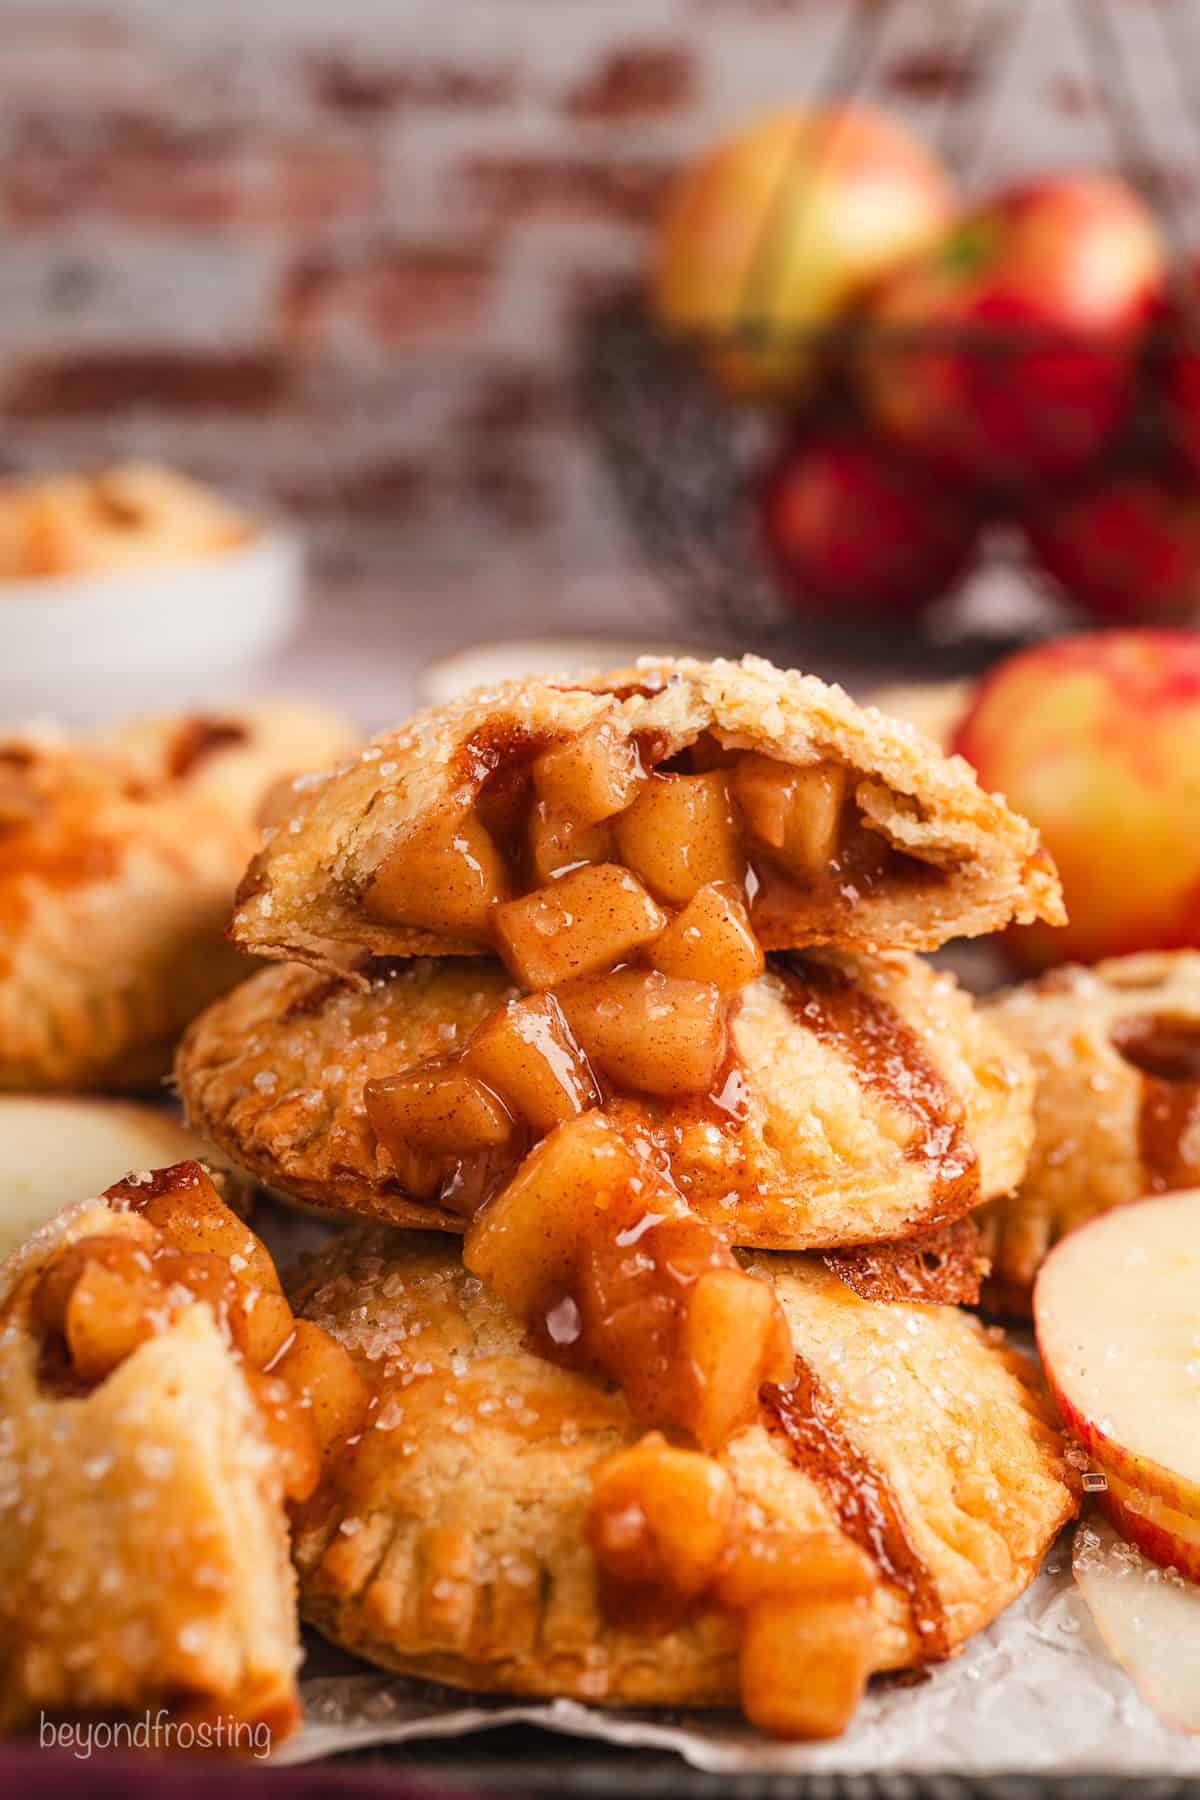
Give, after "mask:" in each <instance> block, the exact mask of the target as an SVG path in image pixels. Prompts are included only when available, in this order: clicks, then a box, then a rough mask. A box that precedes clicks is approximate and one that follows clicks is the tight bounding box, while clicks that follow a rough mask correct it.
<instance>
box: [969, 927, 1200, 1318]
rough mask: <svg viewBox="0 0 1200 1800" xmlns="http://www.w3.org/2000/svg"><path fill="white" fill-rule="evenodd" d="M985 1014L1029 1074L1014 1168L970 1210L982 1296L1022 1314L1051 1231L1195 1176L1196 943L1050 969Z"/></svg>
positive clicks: (1199, 1018) (1198, 1119)
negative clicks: (1024, 1149) (1010, 1183)
mask: <svg viewBox="0 0 1200 1800" xmlns="http://www.w3.org/2000/svg"><path fill="white" fill-rule="evenodd" d="M988 1014H989V1017H990V1018H991V1019H992V1021H993V1022H994V1023H995V1024H996V1025H997V1026H999V1027H1000V1029H1001V1030H1002V1031H1003V1032H1004V1033H1005V1034H1006V1036H1008V1038H1009V1039H1010V1040H1011V1041H1012V1042H1013V1043H1014V1044H1015V1045H1016V1046H1018V1047H1019V1048H1022V1049H1023V1050H1024V1051H1025V1052H1026V1054H1027V1055H1028V1056H1029V1058H1030V1060H1031V1062H1032V1063H1033V1066H1034V1071H1035V1074H1036V1078H1037V1090H1036V1099H1035V1106H1034V1121H1035V1131H1034V1141H1033V1149H1032V1152H1031V1155H1030V1159H1029V1169H1028V1173H1027V1174H1026V1176H1025V1179H1024V1181H1023V1182H1022V1184H1021V1186H1020V1188H1019V1189H1018V1190H1017V1192H1015V1193H1013V1194H1010V1195H1009V1196H1008V1197H1007V1198H1004V1199H1000V1200H997V1201H995V1202H994V1203H993V1204H992V1205H990V1206H988V1207H987V1208H985V1209H983V1210H982V1211H981V1212H980V1214H979V1222H980V1228H981V1231H982V1235H983V1247H984V1250H985V1251H986V1253H987V1255H988V1256H989V1257H990V1259H991V1262H992V1275H991V1279H990V1280H989V1282H988V1283H987V1285H986V1287H985V1290H984V1295H985V1300H986V1302H987V1304H989V1305H990V1306H991V1307H992V1308H993V1309H994V1310H996V1311H997V1312H1000V1313H1006V1314H1010V1315H1012V1316H1013V1317H1019V1318H1027V1317H1028V1316H1029V1314H1030V1310H1031V1304H1032V1291H1033V1282H1034V1277H1035V1276H1036V1274H1037V1271H1038V1269H1039V1268H1040V1266H1041V1264H1042V1262H1043V1261H1044V1259H1045V1257H1046V1255H1047V1253H1048V1252H1049V1250H1050V1249H1051V1248H1052V1246H1053V1245H1054V1244H1056V1243H1057V1242H1058V1240H1059V1238H1061V1237H1064V1236H1065V1235H1066V1233H1067V1232H1068V1231H1072V1230H1074V1228H1075V1227H1076V1226H1077V1225H1082V1224H1083V1223H1084V1222H1085V1221H1086V1220H1088V1219H1090V1218H1094V1217H1095V1216H1096V1215H1097V1214H1098V1213H1103V1212H1107V1211H1108V1210H1109V1209H1110V1208H1111V1207H1114V1206H1120V1205H1122V1204H1123V1203H1124V1202H1125V1201H1127V1200H1136V1199H1138V1198H1139V1197H1140V1196H1141V1195H1143V1194H1146V1193H1153V1192H1156V1191H1157V1192H1161V1191H1163V1190H1164V1189H1167V1188H1178V1187H1188V1186H1191V1185H1193V1184H1194V1183H1195V1182H1196V1180H1197V1179H1198V1178H1200V954H1197V953H1196V952H1195V951H1189V950H1181V951H1175V952H1171V951H1150V952H1147V953H1145V954H1142V955H1136V956H1125V957H1115V958H1113V959H1111V960H1110V961H1107V962H1101V963H1097V964H1095V965H1094V966H1093V967H1092V968H1086V969H1085V968H1080V967H1070V968H1062V969H1056V970H1054V971H1052V972H1051V973H1050V974H1048V975H1044V976H1042V977H1041V978H1040V979H1038V980H1036V981H1031V982H1027V983H1026V984H1024V985H1023V986H1021V987H1017V988H1013V989H1011V990H1009V991H1008V992H1007V993H1005V994H1001V995H1000V996H999V997H998V998H997V999H996V1000H994V1001H993V1002H991V1003H990V1004H989V1006H988Z"/></svg>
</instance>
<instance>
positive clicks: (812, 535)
mask: <svg viewBox="0 0 1200 1800" xmlns="http://www.w3.org/2000/svg"><path fill="white" fill-rule="evenodd" d="M759 523H760V528H761V532H762V537H763V542H764V544H765V546H766V550H767V554H768V557H769V559H770V561H771V563H772V565H773V566H774V568H775V570H776V572H777V574H778V576H779V579H780V581H781V583H782V584H783V586H784V587H785V588H786V590H787V593H788V596H789V598H790V599H791V601H792V604H793V605H794V606H795V607H796V609H797V611H799V612H810V613H845V612H847V611H857V612H869V613H871V614H872V615H873V616H875V615H877V616H879V617H881V618H882V617H892V618H904V617H910V616H911V615H912V614H914V613H916V612H918V611H919V610H920V609H921V608H922V607H924V606H926V605H928V604H929V602H930V601H932V600H935V599H937V597H938V595H939V594H941V593H944V592H945V590H946V589H947V588H948V587H950V586H951V585H952V583H953V582H954V581H955V580H956V579H957V577H958V576H959V575H960V574H961V573H962V571H963V568H964V566H965V564H966V562H967V559H968V557H969V555H970V552H971V548H972V545H973V543H974V541H975V534H976V524H977V521H976V518H975V515H974V510H973V508H971V507H969V506H966V505H964V504H963V502H962V501H961V500H956V499H955V497H954V495H953V494H946V493H944V492H939V490H938V489H937V488H935V487H933V486H931V485H930V484H929V482H928V481H927V480H926V479H925V478H924V476H923V474H922V472H921V471H919V470H916V469H914V468H912V467H911V465H910V464H908V463H907V462H906V461H905V459H904V458H903V457H898V456H896V454H895V453H894V452H892V451H890V450H889V449H888V448H887V447H886V446H884V447H880V446H879V445H877V444H872V443H868V442H867V441H866V440H864V439H863V438H861V437H856V436H854V435H852V434H848V433H843V434H837V433H830V434H828V435H824V436H815V435H814V436H808V437H801V438H798V439H796V440H795V441H794V442H792V443H791V444H789V445H788V446H787V448H786V449H785V450H784V451H783V453H782V455H781V456H780V457H779V459H778V460H777V461H776V462H775V464H774V465H773V466H772V467H771V468H770V469H769V470H768V472H767V477H766V480H765V481H764V483H763V487H762V490H761V493H760V495H759Z"/></svg>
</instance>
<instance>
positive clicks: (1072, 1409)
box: [1033, 1189, 1200, 1569]
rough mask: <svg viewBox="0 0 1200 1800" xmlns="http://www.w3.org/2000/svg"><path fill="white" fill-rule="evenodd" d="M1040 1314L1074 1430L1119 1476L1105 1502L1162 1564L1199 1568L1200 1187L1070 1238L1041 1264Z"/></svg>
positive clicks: (1124, 1210)
mask: <svg viewBox="0 0 1200 1800" xmlns="http://www.w3.org/2000/svg"><path fill="white" fill-rule="evenodd" d="M1033 1310H1034V1324H1035V1328H1036V1331H1037V1340H1038V1349H1039V1350H1040V1351H1041V1355H1042V1361H1043V1363H1044V1364H1045V1367H1046V1374H1047V1377H1048V1379H1049V1382H1050V1385H1051V1387H1052V1389H1053V1390H1054V1394H1055V1398H1056V1399H1057V1401H1058V1404H1059V1408H1060V1410H1061V1412H1062V1415H1063V1418H1064V1420H1065V1421H1066V1424H1067V1427H1068V1429H1069V1430H1070V1431H1072V1432H1073V1433H1074V1435H1075V1436H1076V1437H1077V1438H1078V1439H1079V1442H1080V1443H1081V1444H1082V1445H1083V1447H1084V1449H1085V1450H1086V1451H1087V1452H1088V1454H1089V1455H1090V1456H1091V1457H1092V1458H1094V1460H1095V1461H1096V1462H1097V1463H1098V1464H1099V1466H1100V1468H1101V1470H1103V1472H1104V1473H1105V1475H1106V1476H1107V1477H1109V1483H1108V1487H1107V1489H1106V1490H1105V1491H1104V1492H1103V1493H1101V1494H1100V1495H1099V1496H1098V1497H1099V1499H1100V1501H1101V1504H1102V1505H1103V1506H1105V1508H1106V1509H1107V1510H1108V1511H1109V1512H1110V1514H1111V1516H1113V1517H1114V1518H1118V1514H1119V1515H1120V1518H1119V1522H1120V1523H1121V1524H1122V1525H1123V1527H1124V1529H1126V1530H1128V1531H1130V1533H1131V1534H1134V1533H1136V1535H1137V1536H1138V1539H1139V1542H1140V1543H1141V1545H1142V1548H1143V1549H1144V1550H1145V1551H1146V1552H1147V1554H1148V1555H1150V1556H1152V1557H1154V1558H1155V1560H1156V1561H1161V1562H1165V1563H1169V1564H1173V1565H1175V1564H1177V1565H1178V1566H1179V1567H1181V1568H1184V1569H1187V1568H1189V1567H1195V1566H1196V1563H1197V1556H1198V1553H1200V1431H1198V1430H1197V1429H1196V1420H1197V1417H1198V1409H1200V1190H1197V1189H1188V1190H1187V1191H1185V1192H1182V1193H1175V1194H1163V1195H1161V1196H1156V1197H1155V1198H1153V1199H1149V1200H1138V1201H1134V1202H1133V1203H1132V1204H1131V1205H1128V1206H1121V1207H1117V1208H1116V1209H1114V1210H1113V1211H1112V1212H1108V1213H1104V1214H1102V1215H1101V1216H1100V1217H1098V1218H1095V1219H1093V1220H1091V1221H1090V1223H1088V1224H1087V1225H1084V1226H1082V1227H1081V1228H1080V1229H1079V1230H1078V1231H1075V1232H1072V1233H1071V1235H1070V1236H1069V1237H1066V1238H1064V1239H1063V1240H1062V1242H1061V1243H1059V1244H1058V1245H1057V1246H1056V1248H1055V1249H1054V1250H1053V1251H1051V1253H1050V1255H1049V1256H1048V1257H1047V1259H1046V1261H1045V1263H1044V1264H1043V1265H1042V1268H1041V1271H1040V1273H1039V1275H1038V1279H1037V1284H1036V1287H1035V1289H1034V1296H1033ZM1143 1522H1144V1523H1145V1525H1146V1529H1145V1530H1143V1529H1142V1525H1143ZM1179 1522H1182V1524H1183V1525H1186V1526H1187V1528H1188V1529H1187V1532H1186V1534H1184V1533H1183V1532H1182V1531H1178V1532H1177V1531H1176V1530H1175V1529H1174V1526H1175V1524H1176V1523H1179Z"/></svg>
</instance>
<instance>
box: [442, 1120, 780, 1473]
mask: <svg viewBox="0 0 1200 1800" xmlns="http://www.w3.org/2000/svg"><path fill="white" fill-rule="evenodd" d="M463 1260H464V1262H465V1263H466V1266H467V1267H468V1268H469V1269H470V1270H471V1271H472V1272H473V1273H474V1274H476V1275H479V1276H481V1277H482V1278H483V1279H484V1280H485V1281H487V1283H488V1284H489V1286H491V1287H492V1288H493V1289H494V1290H495V1292H496V1293H498V1294H499V1295H500V1297H501V1298H502V1299H503V1300H505V1301H506V1302H507V1303H508V1304H509V1305H510V1306H511V1307H512V1309H513V1311H514V1312H515V1313H517V1315H518V1316H519V1317H520V1318H522V1319H524V1320H525V1322H526V1324H527V1325H528V1327H529V1332H530V1339H531V1342H532V1344H533V1346H534V1347H535V1348H536V1349H537V1350H539V1351H540V1352H541V1354H542V1355H544V1356H546V1357H547V1358H548V1359H550V1360H551V1361H554V1362H558V1363H562V1364H565V1365H567V1366H568V1367H573V1368H581V1369H587V1370H590V1371H593V1372H595V1373H598V1374H601V1375H604V1376H607V1377H608V1378H609V1379H610V1380H612V1381H615V1382H617V1383H618V1384H619V1385H620V1386H621V1388H622V1389H623V1391H624V1394H625V1398H626V1400H627V1402H628V1404H629V1408H630V1411H631V1412H632V1413H633V1415H634V1417H635V1418H636V1419H638V1420H639V1421H640V1422H641V1423H644V1424H647V1425H657V1426H662V1427H664V1428H670V1429H673V1430H676V1431H680V1432H684V1433H686V1434H687V1435H689V1436H690V1437H691V1438H693V1439H694V1440H695V1441H696V1442H697V1443H698V1444H700V1445H701V1446H702V1447H703V1448H704V1449H706V1450H715V1449H718V1448H719V1447H720V1446H721V1445H722V1444H723V1443H724V1442H725V1441H726V1439H727V1438H729V1437H730V1436H731V1435H732V1434H733V1432H735V1431H737V1430H738V1429H740V1427H742V1426H744V1425H747V1424H749V1423H750V1422H751V1421H752V1420H753V1419H754V1418H755V1417H756V1416H757V1412H758V1395H759V1389H760V1388H761V1386H762V1384H763V1383H764V1382H765V1381H778V1380H782V1379H785V1378H786V1376H787V1374H788V1372H789V1371H790V1369H791V1367H792V1361H793V1358H792V1350H791V1340H790V1337H789V1334H788V1329H787V1325H786V1322H785V1320H784V1318H783V1314H782V1312H781V1311H780V1308H779V1304H778V1302H777V1300H776V1298H775V1294H774V1291H773V1289H772V1288H771V1287H770V1286H769V1285H768V1283H766V1282H765V1281H761V1280H759V1279H758V1278H757V1277H756V1276H753V1275H748V1274H746V1273H745V1271H744V1270H743V1269H742V1268H741V1267H740V1266H739V1264H738V1262H737V1260H736V1258H735V1257H734V1255H733V1253H732V1251H731V1250H730V1249H729V1248H728V1246H727V1245H726V1244H724V1243H723V1242H722V1241H721V1239H720V1238H719V1237H718V1236H717V1235H716V1233H715V1232H713V1231H712V1230H711V1229H710V1228H709V1227H708V1226H707V1225H705V1224H703V1223H702V1222H701V1221H700V1220H698V1219H696V1218H694V1217H693V1216H692V1215H691V1214H689V1213H688V1211H687V1210H686V1208H685V1207H684V1205H683V1203H682V1201H681V1200H680V1197H679V1194H678V1192H677V1191H676V1189H675V1187H674V1186H673V1184H672V1183H671V1181H670V1179H669V1178H668V1177H667V1175H666V1174H665V1173H663V1172H662V1171H661V1169H659V1168H658V1167H657V1166H656V1165H655V1163H654V1162H653V1160H652V1159H651V1156H650V1155H649V1154H646V1153H644V1152H641V1151H640V1150H639V1149H638V1148H636V1147H634V1146H632V1145H631V1144H629V1143H628V1142H627V1141H626V1139H625V1138H624V1137H623V1136H622V1135H621V1134H620V1133H619V1132H618V1131H617V1130H616V1128H615V1127H614V1126H613V1125H612V1124H611V1123H610V1122H609V1121H608V1120H607V1119H606V1118H605V1117H604V1116H603V1114H601V1113H598V1112H589V1113H586V1114H585V1115H583V1117H581V1118H579V1119H572V1120H568V1121H567V1122H566V1123H564V1124H563V1125H560V1126H559V1127H558V1128H557V1129H556V1130H555V1131H553V1132H552V1133H551V1134H550V1135H549V1136H548V1137H547V1138H546V1139H545V1140H544V1141H543V1142H542V1143H541V1144H539V1145H538V1147H537V1148H536V1149H535V1150H534V1151H533V1152H532V1153H531V1154H530V1155H529V1156H528V1157H527V1158H526V1160H525V1162H524V1163H523V1164H522V1165H521V1167H520V1169H519V1170H518V1172H517V1174H516V1175H515V1176H514V1177H513V1179H512V1180H511V1181H510V1182H509V1183H508V1185H507V1187H505V1188H504V1190H503V1191H502V1192H501V1193H500V1194H499V1195H498V1196H497V1197H496V1198H495V1199H494V1200H493V1201H492V1203H491V1204H490V1205H489V1206H488V1207H486V1208H485V1209H484V1210H483V1211H482V1212H481V1213H480V1214H479V1216H478V1218H477V1219H476V1220H475V1221H474V1223H473V1224H472V1225H470V1226H469V1227H468V1230H467V1234H466V1240H465V1243H464V1247H463ZM731 1345H736V1346H737V1353H736V1355H733V1356H731V1355H730V1354H729V1350H730V1346H731Z"/></svg>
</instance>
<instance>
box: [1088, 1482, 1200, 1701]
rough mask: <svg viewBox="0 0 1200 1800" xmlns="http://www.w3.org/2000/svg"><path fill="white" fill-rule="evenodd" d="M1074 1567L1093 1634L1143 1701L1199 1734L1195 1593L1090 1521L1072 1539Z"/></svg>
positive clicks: (1199, 1614) (1199, 1619)
mask: <svg viewBox="0 0 1200 1800" xmlns="http://www.w3.org/2000/svg"><path fill="white" fill-rule="evenodd" d="M1074 1562H1075V1579H1076V1581H1077V1582H1078V1583H1079V1590H1080V1592H1081V1593H1082V1595H1083V1597H1084V1600H1085V1601H1086V1602H1087V1607H1088V1611H1089V1612H1090V1613H1091V1615H1092V1618H1093V1620H1094V1621H1095V1624H1096V1629H1097V1630H1098V1631H1099V1633H1100V1636H1101V1637H1102V1638H1103V1639H1104V1642H1105V1643H1106V1644H1107V1645H1108V1648H1109V1649H1110V1650H1111V1651H1112V1654H1113V1655H1114V1656H1115V1658H1116V1659H1117V1661H1118V1662H1119V1663H1120V1665H1121V1667H1122V1668H1123V1669H1124V1670H1125V1672H1126V1674H1127V1675H1128V1676H1129V1678H1130V1680H1131V1681H1132V1682H1133V1684H1134V1686H1135V1687H1136V1688H1137V1690H1138V1692H1139V1694H1140V1695H1141V1696H1142V1699H1143V1700H1145V1702H1146V1703H1147V1705H1148V1706H1152V1707H1153V1708H1154V1710H1155V1712H1156V1713H1158V1715H1159V1716H1160V1718H1163V1719H1165V1720H1166V1722H1167V1723H1168V1724H1169V1725H1174V1726H1176V1727H1177V1728H1178V1729H1179V1730H1181V1731H1200V1588H1198V1587H1195V1586H1194V1585H1193V1584H1192V1583H1191V1582H1190V1581H1185V1580H1184V1579H1183V1577H1182V1576H1181V1575H1176V1574H1173V1573H1171V1572H1170V1571H1169V1570H1168V1571H1164V1570H1162V1569H1159V1568H1156V1567H1155V1565H1154V1563H1153V1562H1149V1561H1147V1559H1146V1558H1145V1557H1144V1556H1143V1555H1142V1554H1141V1553H1140V1551H1138V1550H1137V1549H1135V1547H1134V1546H1133V1545H1132V1544H1127V1543H1126V1542H1125V1541H1124V1539H1123V1538H1122V1537H1120V1536H1119V1535H1118V1533H1117V1531H1116V1530H1115V1528H1114V1527H1113V1526H1112V1525H1110V1524H1109V1522H1108V1520H1107V1519H1101V1518H1098V1517H1096V1516H1095V1515H1093V1516H1092V1517H1091V1518H1087V1519H1085V1520H1084V1522H1083V1524H1082V1525H1080V1526H1079V1528H1078V1530H1077V1531H1076V1533H1075V1557H1074Z"/></svg>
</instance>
